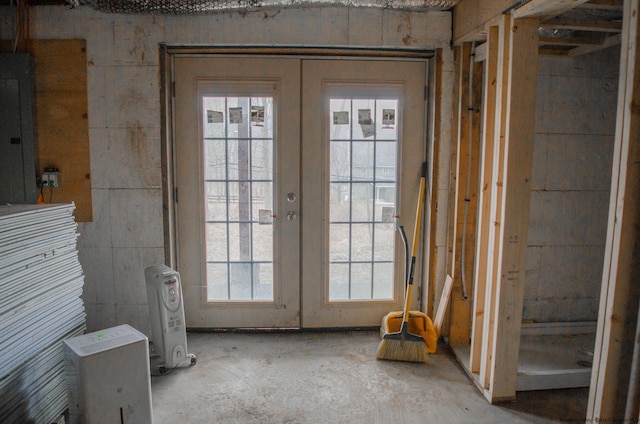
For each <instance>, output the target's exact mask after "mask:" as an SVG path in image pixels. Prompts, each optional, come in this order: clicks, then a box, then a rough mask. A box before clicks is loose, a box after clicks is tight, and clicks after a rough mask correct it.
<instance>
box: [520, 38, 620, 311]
mask: <svg viewBox="0 0 640 424" xmlns="http://www.w3.org/2000/svg"><path fill="white" fill-rule="evenodd" d="M619 57H620V56H619V47H613V48H609V49H607V50H603V51H599V52H595V53H592V54H588V55H584V56H579V57H576V58H567V57H550V56H541V57H540V59H539V71H538V97H537V105H536V117H535V135H534V151H533V175H532V180H531V205H530V217H529V236H528V247H527V270H526V272H527V274H526V278H527V285H526V287H525V299H524V310H523V319H529V320H534V321H537V322H555V321H595V320H596V319H597V316H598V300H599V295H600V285H601V281H602V266H603V259H604V245H605V239H606V231H607V219H608V210H609V190H610V185H611V166H612V158H613V137H614V134H615V125H616V102H617V94H618V92H617V83H618V68H619Z"/></svg>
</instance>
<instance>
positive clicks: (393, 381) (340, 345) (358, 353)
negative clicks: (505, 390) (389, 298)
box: [151, 331, 588, 424]
mask: <svg viewBox="0 0 640 424" xmlns="http://www.w3.org/2000/svg"><path fill="white" fill-rule="evenodd" d="M379 340H380V339H379V335H378V332H377V331H376V332H372V331H366V332H349V333H290V334H238V333H231V334H210V333H189V334H188V343H189V346H188V349H189V353H195V354H196V355H197V358H198V362H197V364H196V365H195V366H193V367H190V368H178V369H175V370H173V371H172V372H170V373H169V374H167V375H164V376H157V377H152V380H151V386H152V397H153V414H154V422H155V423H156V424H164V423H172V424H173V423H207V424H210V423H346V422H352V423H390V422H395V423H475V424H477V423H547V422H563V421H573V422H578V420H580V419H582V420H583V421H584V411H585V410H586V397H587V394H588V391H587V390H586V389H573V390H562V391H545V392H521V393H518V396H517V399H516V401H515V402H512V403H509V404H505V405H500V406H494V405H490V404H489V403H487V401H486V400H485V399H484V397H483V396H482V395H481V394H480V392H479V391H478V390H477V389H476V388H475V386H474V385H473V384H472V383H471V382H470V380H469V379H468V378H467V376H466V375H465V374H464V372H463V371H462V370H461V368H460V367H459V366H458V364H457V363H456V362H455V360H454V359H453V355H452V354H451V353H449V352H448V351H446V348H444V347H442V348H441V349H439V352H438V353H437V354H435V355H432V356H431V358H430V360H429V362H427V363H424V364H413V363H405V362H393V361H379V360H376V359H375V353H376V349H377V347H378V344H379ZM534 413H535V414H536V415H534Z"/></svg>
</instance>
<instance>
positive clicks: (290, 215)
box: [287, 211, 298, 221]
mask: <svg viewBox="0 0 640 424" xmlns="http://www.w3.org/2000/svg"><path fill="white" fill-rule="evenodd" d="M297 217H298V215H296V213H295V212H294V211H289V213H288V214H287V219H288V220H289V221H295V219H296V218H297Z"/></svg>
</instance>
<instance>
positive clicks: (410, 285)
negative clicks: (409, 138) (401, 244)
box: [402, 167, 426, 323]
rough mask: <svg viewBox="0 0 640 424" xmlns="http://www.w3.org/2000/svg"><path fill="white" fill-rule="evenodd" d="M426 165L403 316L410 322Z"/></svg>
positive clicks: (421, 180) (419, 195)
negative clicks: (410, 304)
mask: <svg viewBox="0 0 640 424" xmlns="http://www.w3.org/2000/svg"><path fill="white" fill-rule="evenodd" d="M424 173H425V167H423V175H422V178H420V192H419V193H418V206H417V207H416V222H415V226H414V227H413V248H412V250H411V266H410V271H409V280H408V284H407V294H406V296H405V297H404V314H403V317H402V321H403V322H407V323H408V322H409V308H410V306H409V303H411V289H412V288H413V272H414V270H415V264H416V256H417V255H418V245H419V242H420V236H419V234H420V222H422V202H424V188H425V181H426V178H425V175H424Z"/></svg>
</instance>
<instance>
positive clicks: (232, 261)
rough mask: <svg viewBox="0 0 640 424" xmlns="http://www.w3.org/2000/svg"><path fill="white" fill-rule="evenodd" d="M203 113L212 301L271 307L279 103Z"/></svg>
mask: <svg viewBox="0 0 640 424" xmlns="http://www.w3.org/2000/svg"><path fill="white" fill-rule="evenodd" d="M202 106H203V108H202V115H203V116H202V118H203V129H204V130H203V135H204V137H203V151H204V154H203V158H204V171H205V172H204V199H205V206H204V207H205V229H206V231H205V252H206V284H207V301H209V302H217V301H272V300H273V228H272V217H273V206H272V205H273V99H272V98H270V97H213V96H212V97H203V98H202Z"/></svg>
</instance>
